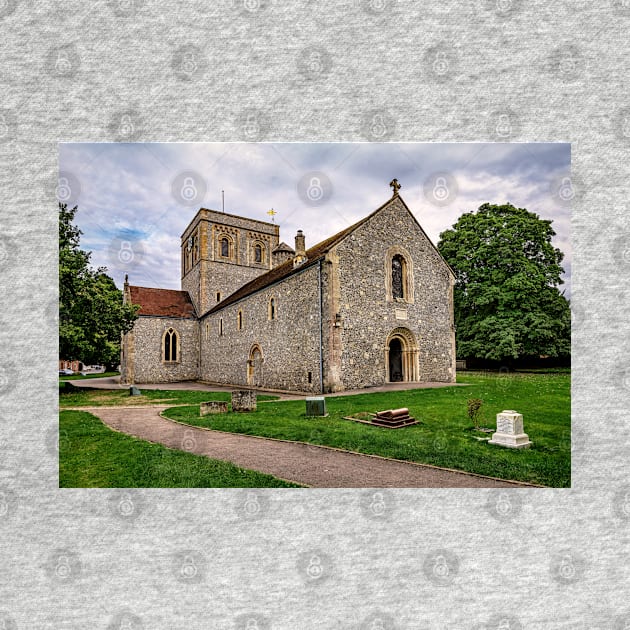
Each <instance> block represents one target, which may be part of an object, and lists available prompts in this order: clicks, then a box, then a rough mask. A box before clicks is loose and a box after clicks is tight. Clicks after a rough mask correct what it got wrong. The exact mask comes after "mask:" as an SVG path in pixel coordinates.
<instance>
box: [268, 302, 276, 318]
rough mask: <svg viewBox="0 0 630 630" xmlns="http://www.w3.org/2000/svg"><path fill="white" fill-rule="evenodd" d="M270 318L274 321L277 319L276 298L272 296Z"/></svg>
mask: <svg viewBox="0 0 630 630" xmlns="http://www.w3.org/2000/svg"><path fill="white" fill-rule="evenodd" d="M269 319H270V320H271V321H273V320H274V319H276V299H275V298H271V299H270V300H269Z"/></svg>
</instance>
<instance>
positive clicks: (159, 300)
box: [129, 285, 195, 318]
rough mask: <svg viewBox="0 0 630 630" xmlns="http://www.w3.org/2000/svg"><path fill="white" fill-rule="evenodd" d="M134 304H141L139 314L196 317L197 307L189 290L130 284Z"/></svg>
mask: <svg viewBox="0 0 630 630" xmlns="http://www.w3.org/2000/svg"><path fill="white" fill-rule="evenodd" d="M129 292H130V294H131V302H132V304H139V305H140V307H141V308H140V310H139V311H138V315H159V316H162V317H191V318H194V317H195V307H194V306H193V303H192V302H191V301H190V297H189V295H188V292H187V291H174V290H172V289H151V288H149V287H134V286H131V285H129Z"/></svg>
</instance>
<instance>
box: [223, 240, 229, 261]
mask: <svg viewBox="0 0 630 630" xmlns="http://www.w3.org/2000/svg"><path fill="white" fill-rule="evenodd" d="M221 256H223V257H224V258H229V257H230V239H229V238H228V237H227V236H224V237H223V238H222V239H221Z"/></svg>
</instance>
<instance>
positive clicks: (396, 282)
mask: <svg viewBox="0 0 630 630" xmlns="http://www.w3.org/2000/svg"><path fill="white" fill-rule="evenodd" d="M406 266H407V265H406V263H405V259H404V258H403V257H402V256H401V255H400V254H396V255H395V256H394V257H393V258H392V297H393V298H394V299H396V298H401V299H404V298H405V284H406V282H405V280H406V278H405V275H406V274H405V272H406V269H405V267H406Z"/></svg>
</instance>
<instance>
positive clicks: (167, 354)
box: [163, 328, 177, 361]
mask: <svg viewBox="0 0 630 630" xmlns="http://www.w3.org/2000/svg"><path fill="white" fill-rule="evenodd" d="M163 350H164V361H177V333H176V332H175V331H174V330H173V329H172V328H169V329H168V330H167V331H166V332H165V333H164V348H163Z"/></svg>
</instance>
